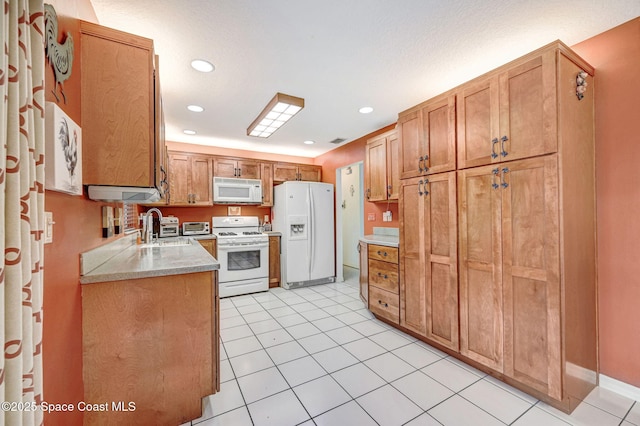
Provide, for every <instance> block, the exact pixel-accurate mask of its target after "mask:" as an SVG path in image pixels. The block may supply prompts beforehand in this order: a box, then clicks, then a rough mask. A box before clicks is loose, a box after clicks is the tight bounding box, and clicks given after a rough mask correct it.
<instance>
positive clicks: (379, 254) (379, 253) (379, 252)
mask: <svg viewBox="0 0 640 426" xmlns="http://www.w3.org/2000/svg"><path fill="white" fill-rule="evenodd" d="M378 256H384V257H387V252H386V251H385V252H384V253H383V252H381V251H380V250H378Z"/></svg>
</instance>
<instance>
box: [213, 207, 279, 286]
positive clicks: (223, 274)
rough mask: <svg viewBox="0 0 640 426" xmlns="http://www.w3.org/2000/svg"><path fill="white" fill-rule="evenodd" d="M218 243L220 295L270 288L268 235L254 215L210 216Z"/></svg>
mask: <svg viewBox="0 0 640 426" xmlns="http://www.w3.org/2000/svg"><path fill="white" fill-rule="evenodd" d="M211 223H212V225H213V226H212V229H211V233H212V234H215V236H216V239H217V245H218V262H220V270H219V271H218V282H219V283H220V284H219V294H220V297H229V296H237V295H240V294H247V293H255V292H258V291H267V290H269V236H268V235H267V234H263V233H262V232H260V231H259V221H258V218H257V217H254V216H222V217H213V218H212V221H211Z"/></svg>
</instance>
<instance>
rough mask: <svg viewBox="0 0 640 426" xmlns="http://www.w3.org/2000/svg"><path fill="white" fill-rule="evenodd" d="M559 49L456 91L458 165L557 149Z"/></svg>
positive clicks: (517, 157) (505, 159)
mask: <svg viewBox="0 0 640 426" xmlns="http://www.w3.org/2000/svg"><path fill="white" fill-rule="evenodd" d="M556 54H557V53H556V51H554V50H548V51H546V52H543V53H541V54H540V55H538V56H537V57H534V58H533V59H529V60H527V61H525V62H523V63H522V62H521V63H519V64H517V65H514V66H513V67H511V68H510V69H508V70H506V71H502V72H500V73H498V74H491V75H490V76H488V77H483V78H480V79H477V80H472V81H471V82H469V83H466V84H464V85H462V86H461V87H460V88H459V89H458V91H457V123H458V167H459V168H467V167H475V166H481V165H485V164H491V163H497V162H502V161H509V160H517V159H520V158H527V157H533V156H536V155H542V154H548V153H553V152H556V151H557V147H558V138H557V121H556V120H557V105H556V102H557V97H556V86H557V79H556Z"/></svg>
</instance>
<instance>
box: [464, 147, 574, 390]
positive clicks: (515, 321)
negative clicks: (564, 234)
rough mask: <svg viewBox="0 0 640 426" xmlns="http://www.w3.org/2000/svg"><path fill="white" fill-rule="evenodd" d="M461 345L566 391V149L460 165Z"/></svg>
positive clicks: (517, 374)
mask: <svg viewBox="0 0 640 426" xmlns="http://www.w3.org/2000/svg"><path fill="white" fill-rule="evenodd" d="M459 185H460V190H459V193H460V257H461V258H460V260H461V262H460V265H461V267H460V318H461V323H460V340H461V348H460V352H461V353H462V354H463V355H465V356H467V357H469V358H471V359H473V360H475V361H478V362H480V363H481V364H483V365H486V366H489V367H491V368H492V369H494V370H496V371H498V372H501V373H503V374H504V375H505V376H507V377H510V378H513V379H515V380H517V381H518V382H520V383H523V384H525V385H527V386H529V387H531V388H533V389H535V390H538V391H540V392H542V393H544V394H546V395H549V396H551V397H552V398H555V399H558V400H559V399H561V398H562V384H561V381H562V379H561V374H562V372H561V366H562V363H561V347H562V342H561V333H560V330H561V328H560V325H561V312H560V310H561V309H560V307H561V300H560V270H559V268H560V258H559V244H560V238H559V223H558V157H557V155H555V154H552V155H548V156H542V157H535V158H531V159H527V160H520V161H513V162H509V163H502V164H499V165H496V166H485V167H478V168H474V169H468V170H462V171H460V172H459Z"/></svg>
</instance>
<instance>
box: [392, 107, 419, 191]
mask: <svg viewBox="0 0 640 426" xmlns="http://www.w3.org/2000/svg"><path fill="white" fill-rule="evenodd" d="M421 130H422V123H421V119H420V113H419V111H413V112H411V113H408V114H405V115H402V116H400V117H398V140H399V142H400V149H399V167H400V179H409V178H412V177H416V176H420V175H422V172H423V165H424V164H423V161H424V157H423V160H422V161H420V156H423V155H424V147H423V146H422V142H423V138H422V137H421V135H420V132H421Z"/></svg>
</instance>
